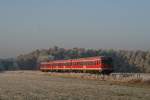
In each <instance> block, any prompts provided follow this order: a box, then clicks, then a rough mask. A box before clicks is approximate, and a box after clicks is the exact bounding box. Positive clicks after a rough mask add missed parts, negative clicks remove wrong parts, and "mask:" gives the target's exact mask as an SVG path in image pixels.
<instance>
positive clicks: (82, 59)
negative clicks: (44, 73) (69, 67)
mask: <svg viewBox="0 0 150 100" xmlns="http://www.w3.org/2000/svg"><path fill="white" fill-rule="evenodd" d="M103 58H110V57H108V56H95V57H86V58H78V59H68V60H53V61H48V62H41V63H42V64H44V63H66V62H70V61H72V62H78V61H95V60H100V59H103Z"/></svg>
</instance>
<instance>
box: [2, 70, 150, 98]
mask: <svg viewBox="0 0 150 100" xmlns="http://www.w3.org/2000/svg"><path fill="white" fill-rule="evenodd" d="M143 85H144V84H131V85H130V84H123V83H121V84H118V83H114V82H108V81H102V80H90V79H81V78H69V77H61V76H52V75H48V74H47V73H43V72H39V71H6V72H1V73H0V100H150V86H149V85H145V86H143Z"/></svg>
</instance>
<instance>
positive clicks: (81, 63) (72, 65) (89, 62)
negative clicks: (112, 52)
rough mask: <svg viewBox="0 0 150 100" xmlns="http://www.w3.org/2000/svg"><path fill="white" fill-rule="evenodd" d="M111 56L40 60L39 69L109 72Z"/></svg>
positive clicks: (111, 65)
mask: <svg viewBox="0 0 150 100" xmlns="http://www.w3.org/2000/svg"><path fill="white" fill-rule="evenodd" d="M112 62H113V61H112V58H111V57H105V56H98V57H88V58H80V59H69V60H55V61H49V62H41V64H40V70H41V71H59V72H66V71H70V72H71V71H74V72H77V71H78V72H79V71H80V72H101V73H106V74H109V73H111V72H112V71H113V64H112Z"/></svg>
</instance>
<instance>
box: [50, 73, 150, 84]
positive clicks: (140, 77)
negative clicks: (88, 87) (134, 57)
mask: <svg viewBox="0 0 150 100" xmlns="http://www.w3.org/2000/svg"><path fill="white" fill-rule="evenodd" d="M48 74H49V75H52V76H63V77H75V78H83V79H97V80H108V81H121V82H129V81H137V82H138V81H141V82H145V81H146V82H147V81H148V82H150V73H111V74H110V75H103V74H90V73H59V72H48Z"/></svg>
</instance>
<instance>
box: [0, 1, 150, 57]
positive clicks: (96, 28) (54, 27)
mask: <svg viewBox="0 0 150 100" xmlns="http://www.w3.org/2000/svg"><path fill="white" fill-rule="evenodd" d="M149 5H150V0H0V58H2V57H15V56H17V55H19V54H24V53H28V52H31V51H33V50H35V49H48V48H50V47H53V46H55V45H57V46H59V47H64V48H73V47H80V48H104V49H110V48H113V49H126V50H139V49H140V50H150V6H149Z"/></svg>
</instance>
